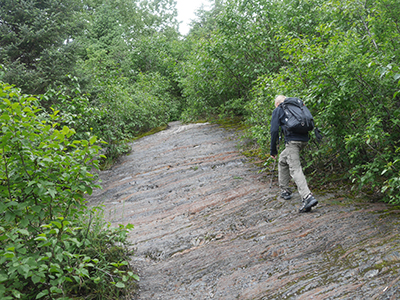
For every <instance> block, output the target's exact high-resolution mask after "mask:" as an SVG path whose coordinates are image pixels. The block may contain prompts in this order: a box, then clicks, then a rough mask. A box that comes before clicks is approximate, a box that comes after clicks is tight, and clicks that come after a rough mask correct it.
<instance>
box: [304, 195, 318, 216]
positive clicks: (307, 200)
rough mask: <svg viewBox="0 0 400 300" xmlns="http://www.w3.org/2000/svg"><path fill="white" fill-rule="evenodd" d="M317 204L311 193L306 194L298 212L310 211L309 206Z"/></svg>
mask: <svg viewBox="0 0 400 300" xmlns="http://www.w3.org/2000/svg"><path fill="white" fill-rule="evenodd" d="M317 204H318V201H317V199H315V198H314V196H313V195H312V194H310V195H308V196H307V197H306V198H305V199H303V205H302V207H301V208H300V210H299V212H301V213H303V212H310V211H311V207H313V206H315V205H317Z"/></svg>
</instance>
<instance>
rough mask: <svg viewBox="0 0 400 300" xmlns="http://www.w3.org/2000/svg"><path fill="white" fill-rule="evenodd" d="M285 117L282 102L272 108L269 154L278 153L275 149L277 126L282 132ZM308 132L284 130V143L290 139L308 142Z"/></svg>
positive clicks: (274, 154) (277, 136)
mask: <svg viewBox="0 0 400 300" xmlns="http://www.w3.org/2000/svg"><path fill="white" fill-rule="evenodd" d="M285 118H286V114H285V112H284V111H283V108H282V103H281V104H280V105H279V106H278V107H277V108H275V109H274V111H273V112H272V118H271V151H270V154H271V155H273V156H276V155H277V154H278V150H277V147H276V146H277V141H278V139H279V126H280V127H281V128H282V130H283V132H284V133H285V123H286V121H285ZM309 139H310V138H309V136H308V133H306V134H300V133H294V132H286V134H285V143H287V142H290V141H301V142H308V140H309Z"/></svg>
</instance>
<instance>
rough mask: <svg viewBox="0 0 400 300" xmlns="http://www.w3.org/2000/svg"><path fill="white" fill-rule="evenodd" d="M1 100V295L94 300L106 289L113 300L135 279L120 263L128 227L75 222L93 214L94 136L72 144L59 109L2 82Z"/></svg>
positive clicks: (97, 147) (96, 154)
mask: <svg viewBox="0 0 400 300" xmlns="http://www.w3.org/2000/svg"><path fill="white" fill-rule="evenodd" d="M0 97H1V101H0V122H1V124H2V131H1V134H0V138H1V143H0V159H1V165H0V198H1V202H0V212H1V213H0V245H1V247H0V266H1V268H0V283H1V285H0V298H1V299H4V300H7V299H15V298H17V299H71V298H72V297H76V296H82V295H85V297H87V298H92V299H96V297H97V298H98V299H99V297H100V296H99V295H100V294H96V293H99V290H101V294H103V292H104V291H106V288H105V286H108V287H107V289H108V290H109V291H108V292H105V293H104V294H103V295H102V297H103V298H106V299H107V298H108V299H115V298H114V297H115V295H117V294H121V292H122V290H121V288H123V287H125V283H126V282H129V281H132V280H134V279H138V278H137V276H136V275H135V274H133V273H132V271H130V270H129V268H128V263H127V261H126V260H125V259H124V257H126V255H124V254H125V253H126V250H127V248H126V247H127V245H128V244H127V242H126V234H127V231H128V230H129V229H131V228H132V225H128V226H126V227H124V226H122V225H121V226H120V227H119V228H117V229H111V228H105V227H104V224H103V225H102V224H101V223H99V222H98V221H97V224H98V225H97V231H93V230H92V227H91V226H92V223H91V222H89V223H88V224H85V223H83V222H82V221H81V220H82V219H83V218H84V216H87V215H93V214H95V213H96V209H89V208H88V207H87V206H86V201H85V198H84V197H85V195H86V194H91V193H92V189H93V188H95V187H98V185H97V184H96V183H95V180H96V176H94V175H93V174H92V170H94V169H98V163H99V160H98V159H99V154H98V153H99V146H97V145H96V143H97V138H96V137H95V136H91V135H89V136H88V140H74V139H73V136H74V133H75V130H74V129H70V128H68V127H67V126H60V123H58V122H57V121H58V117H57V114H58V111H54V112H53V113H52V114H50V115H47V116H46V115H45V114H43V113H42V112H41V110H40V109H39V108H38V102H37V99H36V98H34V97H31V96H26V95H21V94H20V92H19V90H17V89H15V88H13V87H12V86H10V85H8V84H5V83H1V90H0ZM100 244H101V245H102V246H101V247H100V246H99V245H100ZM104 247H107V249H109V250H107V251H106V250H105V248H104ZM121 258H122V259H121ZM100 283H101V284H100ZM108 283H109V284H108ZM103 286H104V287H103ZM88 294H89V295H88ZM108 295H110V296H108Z"/></svg>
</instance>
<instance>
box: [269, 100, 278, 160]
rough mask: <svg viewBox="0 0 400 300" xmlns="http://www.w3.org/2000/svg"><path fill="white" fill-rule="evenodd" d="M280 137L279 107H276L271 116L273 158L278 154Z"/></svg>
mask: <svg viewBox="0 0 400 300" xmlns="http://www.w3.org/2000/svg"><path fill="white" fill-rule="evenodd" d="M278 139H279V109H278V108H276V109H274V111H273V113H272V118H271V150H270V155H271V157H272V158H274V159H275V158H276V155H277V154H278V150H277V141H278Z"/></svg>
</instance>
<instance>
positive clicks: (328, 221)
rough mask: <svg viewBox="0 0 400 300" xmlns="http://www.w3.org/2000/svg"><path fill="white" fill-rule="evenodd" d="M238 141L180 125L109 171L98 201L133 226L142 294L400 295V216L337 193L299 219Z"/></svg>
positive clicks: (295, 203)
mask: <svg viewBox="0 0 400 300" xmlns="http://www.w3.org/2000/svg"><path fill="white" fill-rule="evenodd" d="M239 142H240V141H239V140H238V138H237V134H236V133H235V132H234V131H228V130H225V129H223V128H221V127H219V126H218V125H211V124H190V125H181V124H180V123H177V122H175V123H171V124H170V128H169V129H167V130H165V131H163V132H159V133H157V134H155V135H152V136H148V137H144V138H142V139H140V140H137V141H135V142H134V143H132V149H133V151H132V153H131V154H130V155H129V156H126V157H124V158H123V159H122V160H121V161H120V162H119V163H118V164H117V165H115V166H114V167H113V168H112V169H110V170H108V171H105V172H102V173H101V175H100V177H101V179H102V180H103V183H102V185H103V189H102V190H97V191H95V192H94V194H93V195H92V196H91V197H90V201H91V204H92V205H96V204H99V203H102V204H104V205H105V210H106V214H105V215H106V219H108V220H109V221H111V222H112V223H113V224H115V225H117V224H127V223H132V224H134V225H135V229H134V230H133V231H132V232H131V235H130V240H131V241H132V242H133V243H134V245H135V248H136V255H135V256H134V258H133V262H132V263H133V265H134V266H136V267H137V268H138V272H139V275H140V277H141V280H140V282H139V291H138V294H137V296H136V298H135V299H140V300H147V299H152V300H153V299H171V300H172V299H174V300H179V299H196V300H197V299H229V300H231V299H324V300H326V299H400V274H399V267H400V244H399V234H400V232H399V222H400V219H399V212H398V211H396V210H394V209H393V208H391V207H390V206H387V205H385V204H382V203H368V202H366V201H364V202H363V201H359V200H357V201H356V200H354V199H352V200H350V199H346V198H337V196H335V194H330V195H317V196H318V199H319V201H320V204H319V205H318V206H317V207H316V208H315V209H313V211H312V212H311V213H306V214H300V213H298V208H299V206H300V200H299V195H298V194H297V193H296V194H294V197H293V199H292V200H289V201H285V200H283V199H280V198H279V197H277V195H278V194H279V190H278V188H277V183H276V173H275V177H274V184H273V188H272V189H270V184H269V178H268V177H267V176H266V175H268V174H259V173H258V168H257V167H256V166H254V165H253V164H251V163H249V162H246V160H247V159H246V158H245V157H244V156H243V155H241V154H240V152H239V151H238V150H237V145H238V143H239Z"/></svg>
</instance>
